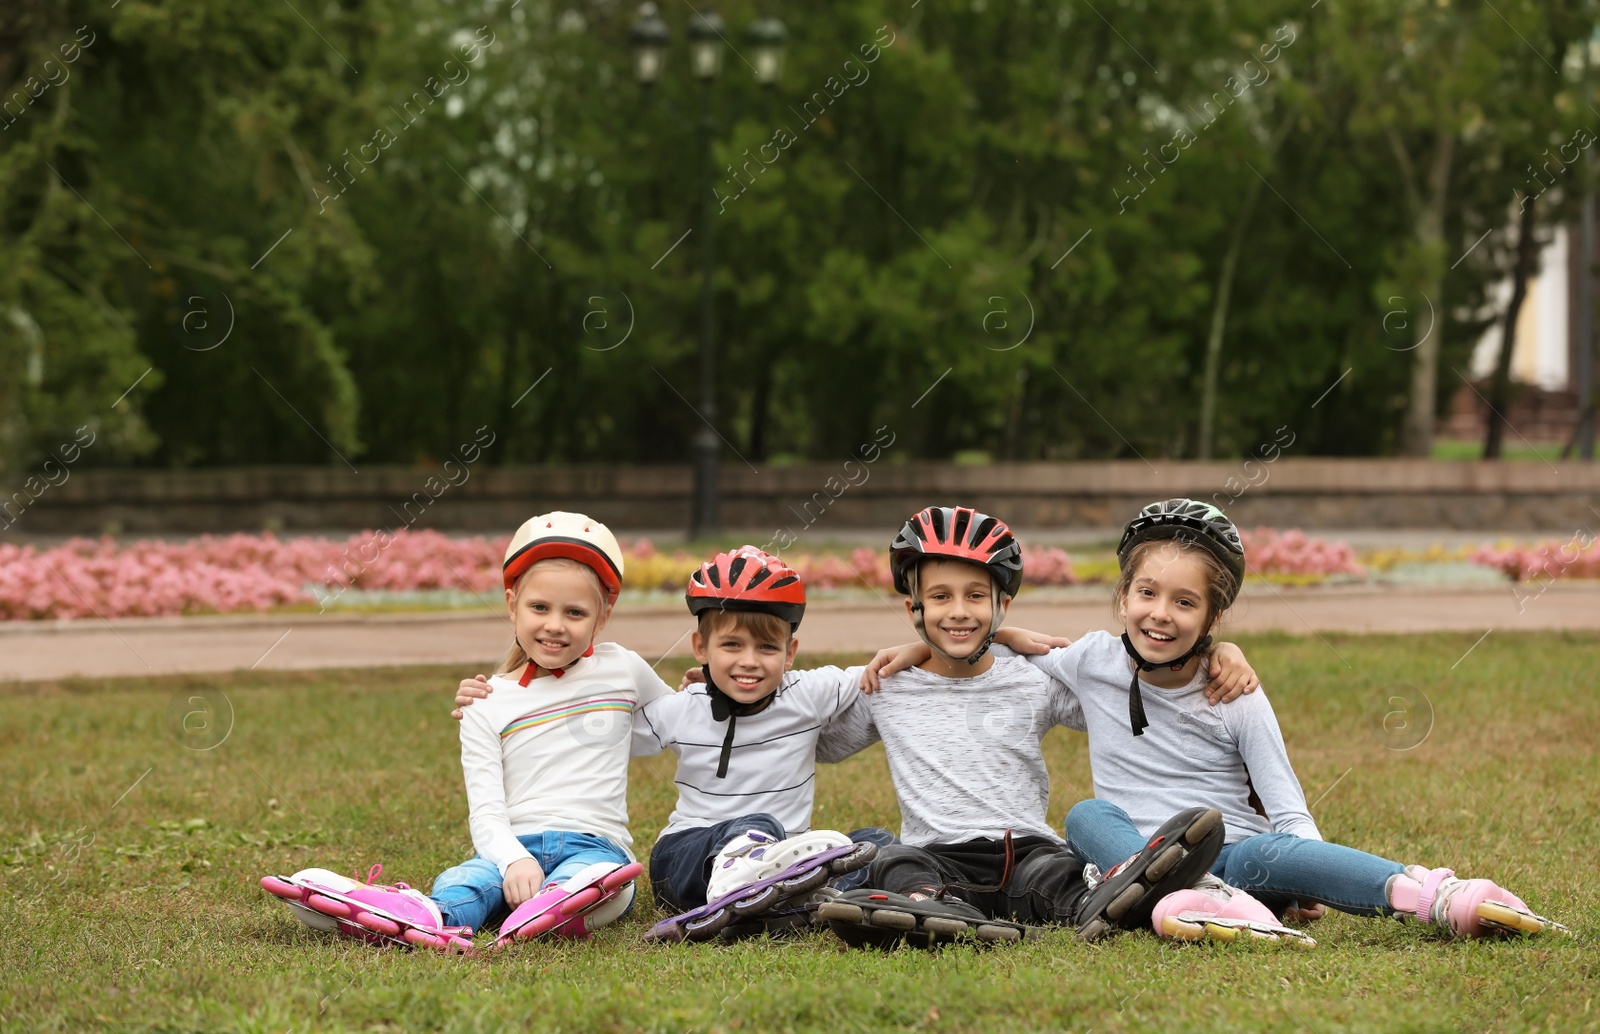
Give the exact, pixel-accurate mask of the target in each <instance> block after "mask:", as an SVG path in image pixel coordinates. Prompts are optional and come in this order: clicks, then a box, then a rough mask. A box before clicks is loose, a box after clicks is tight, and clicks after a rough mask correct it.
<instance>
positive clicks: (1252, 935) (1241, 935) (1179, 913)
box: [1150, 873, 1317, 948]
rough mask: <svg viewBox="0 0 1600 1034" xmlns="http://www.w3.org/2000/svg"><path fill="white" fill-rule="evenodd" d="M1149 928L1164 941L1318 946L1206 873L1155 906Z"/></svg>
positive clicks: (1264, 906)
mask: <svg viewBox="0 0 1600 1034" xmlns="http://www.w3.org/2000/svg"><path fill="white" fill-rule="evenodd" d="M1150 925H1151V926H1152V927H1154V928H1155V931H1156V933H1157V934H1159V935H1160V936H1162V937H1176V938H1178V939H1180V940H1185V941H1204V940H1212V941H1240V940H1258V941H1276V942H1278V943H1280V944H1291V945H1293V946H1295V947H1297V948H1315V947H1316V946H1317V942H1316V941H1315V940H1313V939H1312V938H1311V937H1310V936H1308V935H1307V934H1305V933H1302V932H1301V931H1299V930H1296V929H1294V928H1293V927H1288V926H1284V925H1283V924H1282V923H1280V922H1278V917H1277V916H1275V915H1273V914H1272V910H1271V909H1270V908H1268V907H1267V906H1266V905H1263V904H1262V903H1261V902H1260V901H1257V900H1256V899H1255V898H1254V897H1252V896H1250V895H1249V894H1247V893H1245V892H1244V891H1242V890H1240V889H1239V888H1237V887H1230V886H1228V885H1227V884H1226V883H1223V882H1222V881H1221V880H1219V879H1217V878H1216V877H1215V876H1212V875H1211V874H1210V873H1207V874H1206V875H1205V876H1203V877H1201V879H1200V882H1198V883H1196V884H1195V885H1194V886H1193V887H1192V888H1189V889H1186V890H1176V891H1173V892H1172V893H1171V894H1168V895H1167V896H1166V897H1164V898H1162V899H1161V900H1160V901H1158V902H1157V903H1156V908H1155V911H1154V912H1153V913H1151V915H1150Z"/></svg>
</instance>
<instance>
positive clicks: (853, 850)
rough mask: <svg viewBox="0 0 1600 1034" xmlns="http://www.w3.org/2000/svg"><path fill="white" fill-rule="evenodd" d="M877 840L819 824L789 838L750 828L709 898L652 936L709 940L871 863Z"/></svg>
mask: <svg viewBox="0 0 1600 1034" xmlns="http://www.w3.org/2000/svg"><path fill="white" fill-rule="evenodd" d="M877 853H878V848H877V845H875V844H858V843H856V842H854V841H852V840H851V839H850V838H849V837H847V836H845V835H844V834H843V833H838V832H835V831H833V830H828V829H819V830H813V831H811V832H810V833H802V834H800V835H799V836H793V837H790V838H788V839H787V840H776V839H774V838H773V837H771V836H769V835H767V834H766V833H762V832H760V831H759V830H750V831H749V832H747V833H745V834H743V835H742V836H739V837H737V838H735V839H734V840H732V841H730V842H729V843H728V844H727V846H725V847H724V848H723V849H722V850H721V851H720V852H719V853H718V854H717V858H716V861H715V863H714V866H713V868H712V873H711V879H710V881H709V883H708V884H707V887H706V903H705V904H704V905H701V906H700V907H699V908H693V909H690V910H689V911H687V912H684V913H683V914H682V915H676V916H673V917H672V918H671V919H664V920H662V921H661V922H659V923H657V924H656V925H655V926H654V927H652V928H651V929H650V931H649V932H648V933H646V934H645V935H644V938H645V940H647V941H668V942H677V941H704V940H710V939H711V938H713V937H716V936H717V935H718V934H720V933H721V932H722V931H723V930H724V929H725V928H727V927H728V926H730V925H732V924H734V923H735V922H740V921H743V920H750V919H755V918H757V917H760V916H763V915H766V914H768V913H770V912H773V911H774V910H778V909H782V908H783V907H784V906H785V905H786V904H788V903H790V902H792V901H793V900H794V899H795V898H801V897H805V896H807V895H809V894H811V892H812V891H814V890H816V889H817V888H819V887H821V886H822V885H823V884H825V883H827V882H828V881H829V880H832V879H834V878H835V877H838V876H843V875H844V874H845V873H847V872H854V871H855V870H857V869H859V868H861V867H862V866H864V865H867V864H868V863H870V862H871V861H872V859H873V858H874V857H875V856H876V855H877Z"/></svg>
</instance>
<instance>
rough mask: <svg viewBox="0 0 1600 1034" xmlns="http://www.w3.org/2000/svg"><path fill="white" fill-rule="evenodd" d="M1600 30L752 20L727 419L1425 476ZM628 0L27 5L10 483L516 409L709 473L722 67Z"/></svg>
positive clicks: (817, 446)
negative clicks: (706, 349)
mask: <svg viewBox="0 0 1600 1034" xmlns="http://www.w3.org/2000/svg"><path fill="white" fill-rule="evenodd" d="M1590 6H1591V5H1590V4H1587V3H1585V2H1583V0H1545V2H1538V3H1536V2H1534V0H1500V2H1498V3H1497V4H1495V5H1493V6H1491V5H1488V4H1481V3H1476V2H1465V0H1339V2H1338V3H1321V2H1317V3H1313V2H1310V0H1294V2H1287V0H1250V2H1229V0H1203V2H1200V0H1121V2H1119V0H1096V2H1094V3H1091V2H1089V0H1051V2H1042V0H1010V2H997V0H965V2H961V3H936V2H926V3H912V2H906V0H896V2H881V0H849V2H843V0H841V2H826V3H821V2H819V3H808V4H798V3H771V4H758V3H754V2H749V0H726V2H724V3H723V4H722V5H721V6H720V8H719V10H720V13H721V14H722V15H723V16H724V17H725V18H726V19H727V23H728V25H729V27H730V28H729V31H728V45H729V51H728V53H727V55H726V62H725V67H724V68H723V70H722V74H721V76H720V78H719V79H718V80H717V82H716V85H715V88H714V90H713V91H712V106H713V111H714V116H715V131H714V138H713V139H714V169H715V170H716V171H715V173H714V187H715V189H716V191H717V195H716V201H715V205H714V209H713V211H714V212H715V215H714V216H713V221H714V223H715V226H714V232H715V236H716V245H717V252H716V264H715V269H714V275H713V280H712V284H713V291H712V294H713V301H714V307H715V312H716V324H717V335H716V338H717V345H716V349H717V389H716V392H717V407H716V408H717V419H716V424H717V427H718V430H719V431H720V433H721V434H722V435H723V436H724V437H725V438H726V440H727V441H728V442H729V443H730V444H732V445H733V446H734V447H736V448H737V449H738V450H739V451H740V452H741V453H742V454H743V455H745V456H747V457H749V458H750V459H751V460H753V461H756V462H762V461H770V462H782V461H783V460H785V459H805V458H833V457H840V456H843V455H846V454H848V453H849V452H850V451H851V450H852V449H854V448H855V447H856V446H857V445H858V443H860V442H863V441H870V440H871V439H872V433H873V429H874V428H877V427H879V426H884V425H888V426H892V427H893V428H895V430H896V433H897V436H898V443H900V444H897V452H898V451H899V450H901V449H902V448H903V450H904V455H905V456H907V457H934V458H941V459H947V458H951V457H954V456H957V455H958V454H963V455H967V456H969V457H970V456H974V455H976V456H979V457H983V458H995V459H1053V458H1060V459H1082V458H1114V457H1122V458H1131V457H1132V456H1133V455H1134V453H1135V452H1136V451H1137V452H1138V453H1139V454H1142V455H1145V456H1157V455H1159V456H1170V457H1180V458H1185V457H1195V456H1197V455H1206V454H1210V455H1216V456H1235V455H1241V454H1248V453H1251V452H1252V451H1255V450H1257V449H1258V448H1260V447H1261V446H1262V444H1263V443H1270V442H1271V441H1272V440H1273V438H1274V434H1275V431H1276V429H1277V428H1279V427H1280V426H1281V425H1284V424H1285V423H1286V421H1287V422H1289V423H1290V424H1291V425H1292V427H1293V430H1294V432H1295V433H1296V435H1297V441H1296V446H1295V453H1296V454H1297V455H1317V454H1394V453H1410V454H1416V455H1426V454H1428V453H1429V451H1430V450H1431V449H1432V447H1433V437H1434V423H1435V418H1436V416H1437V414H1439V413H1441V412H1442V411H1443V407H1444V405H1445V401H1446V400H1447V398H1448V397H1449V396H1450V395H1451V394H1452V393H1453V392H1454V391H1456V390H1459V388H1460V381H1459V379H1458V376H1457V374H1456V373H1454V372H1452V371H1454V370H1457V369H1461V370H1464V369H1466V364H1467V362H1468V359H1469V353H1470V351H1471V350H1472V347H1473V345H1474V343H1475V342H1476V341H1477V340H1478V339H1479V338H1480V337H1481V336H1482V335H1483V334H1484V333H1485V331H1486V330H1487V329H1489V328H1490V327H1491V326H1492V325H1493V323H1494V321H1495V320H1496V319H1498V318H1500V317H1501V315H1502V310H1503V305H1501V304H1499V303H1497V302H1496V301H1495V299H1494V297H1493V296H1492V293H1491V287H1492V285H1495V284H1497V283H1502V282H1504V281H1505V280H1506V278H1507V277H1508V275H1510V274H1511V273H1512V272H1513V271H1514V267H1515V264H1516V258H1517V250H1518V249H1517V244H1518V240H1519V237H1518V232H1517V231H1518V228H1519V225H1523V224H1524V222H1525V227H1524V229H1523V235H1524V236H1527V235H1528V234H1529V233H1532V234H1534V235H1535V236H1536V237H1537V235H1539V234H1548V233H1549V231H1550V230H1551V228H1553V227H1556V226H1558V225H1564V224H1566V223H1569V222H1570V221H1571V220H1572V219H1574V217H1575V213H1576V211H1577V205H1578V203H1579V201H1580V200H1581V191H1582V188H1583V186H1584V185H1585V184H1586V183H1588V182H1589V181H1590V176H1589V173H1588V171H1587V166H1586V165H1585V163H1586V162H1587V160H1588V159H1587V157H1584V158H1579V159H1578V160H1577V162H1576V163H1574V162H1573V161H1572V160H1571V159H1570V158H1568V157H1567V153H1568V152H1569V151H1570V152H1571V154H1579V153H1582V154H1584V155H1585V156H1587V154H1588V153H1589V152H1588V150H1587V147H1586V146H1584V147H1571V146H1569V147H1568V148H1567V151H1563V150H1562V149H1561V147H1562V145H1564V144H1568V145H1570V143H1571V142H1572V141H1574V140H1577V141H1579V142H1580V143H1581V142H1582V141H1583V140H1587V141H1588V142H1590V143H1592V142H1593V140H1594V139H1595V137H1594V133H1595V132H1600V113H1597V112H1596V110H1595V108H1593V107H1591V106H1590V105H1589V103H1588V82H1587V80H1588V66H1587V61H1586V56H1587V55H1586V51H1587V50H1588V47H1587V46H1586V44H1587V41H1588V40H1589V39H1590V37H1591V33H1592V32H1593V27H1594V23H1595V16H1594V13H1593V12H1592V11H1590V9H1589V8H1590ZM763 15H766V16H776V17H778V18H780V19H781V20H782V21H783V22H784V24H785V25H786V26H787V29H788V37H789V42H788V48H787V61H786V65H785V67H784V69H783V72H782V75H781V77H780V79H779V81H778V82H777V83H776V84H775V85H774V86H773V87H772V88H770V89H766V88H763V87H761V86H759V85H758V84H757V83H756V81H755V77H754V75H753V74H752V68H750V67H747V62H746V60H745V59H746V57H747V56H748V54H747V48H748V44H747V43H746V42H744V39H743V37H742V36H741V35H739V33H740V32H742V30H743V29H744V27H745V26H748V25H749V24H750V23H751V22H752V21H753V20H754V19H756V18H757V17H759V16H763ZM637 16H638V10H637V8H636V6H635V5H633V4H630V3H625V2H619V0H516V2H515V3H513V2H511V0H489V2H482V0H476V2H450V0H404V2H402V0H364V2H363V0H348V2H341V3H333V2H328V3H321V4H317V3H313V2H312V0H280V2H277V3H273V2H267V3H246V2H242V0H182V2H178V0H118V2H117V3H105V2H101V0H95V2H93V3H89V2H81V0H68V2H61V0H7V2H6V4H5V5H4V9H3V10H0V83H3V84H5V87H6V88H5V93H4V105H5V106H4V115H3V116H0V126H3V127H4V128H3V130H0V315H3V316H4V317H5V318H3V319H0V474H14V473H15V472H17V471H18V470H21V469H23V468H25V467H27V466H29V465H31V464H34V463H37V462H39V461H40V460H41V458H43V457H44V456H45V455H46V454H47V453H48V452H49V451H50V450H52V449H55V448H57V447H58V446H59V445H60V444H61V443H62V442H65V441H71V440H73V435H74V431H75V429H76V428H79V427H80V426H89V427H92V428H94V429H95V432H96V434H97V438H96V442H95V444H94V446H93V447H92V448H90V449H88V450H86V452H85V455H84V457H83V459H82V460H81V461H80V462H81V463H83V464H84V465H94V466H143V467H159V468H182V467H194V466H229V465H243V464H281V463H297V464H321V463H333V464H338V462H339V460H338V458H337V457H336V456H335V454H334V452H333V450H337V451H338V453H339V454H342V455H343V456H346V457H349V458H350V459H352V460H356V459H358V458H359V460H360V461H363V462H374V463H378V462H382V463H415V462H431V461H433V460H435V459H437V458H438V457H441V456H443V455H445V454H447V453H449V452H450V450H452V449H453V448H455V447H456V446H457V445H458V444H459V443H461V442H464V441H470V440H471V439H472V436H473V430H474V429H475V428H477V427H479V426H484V425H487V426H491V427H493V428H496V429H497V430H499V431H500V432H501V433H500V438H499V441H500V442H501V443H503V447H502V446H499V445H497V447H496V448H495V449H494V450H491V455H490V457H489V460H488V461H489V462H492V463H544V462H555V461H560V462H579V461H606V462H645V463H649V462H667V461H671V462H680V461H682V460H683V459H684V458H685V457H686V456H687V454H688V451H689V442H690V440H691V438H692V437H693V435H694V434H695V433H696V431H698V430H699V428H700V427H701V426H702V424H701V421H700V419H699V417H698V416H697V415H696V412H695V411H694V409H692V408H691V406H690V405H688V404H687V402H688V401H689V400H693V399H695V398H696V389H695V386H696V383H697V381H696V378H697V372H698V367H697V358H696V334H697V331H698V327H699V318H700V294H699V291H700V282H699V278H700V262H701V251H700V247H701V240H702V238H703V234H704V229H703V228H702V229H700V230H699V231H698V233H696V234H691V235H690V236H689V237H688V238H687V239H684V238H683V236H682V235H684V234H685V233H686V231H689V230H692V229H695V228H697V227H700V201H701V196H702V195H701V190H700V186H701V182H702V181H701V178H700V177H701V166H700V157H699V154H700V152H699V149H698V143H697V132H698V128H697V127H698V122H697V120H698V118H699V112H700V108H701V90H702V87H701V85H700V84H699V83H697V82H696V81H695V80H694V79H693V78H692V77H691V76H690V75H689V74H688V71H687V69H686V67H685V64H686V61H685V59H686V48H685V46H684V29H685V27H686V25H687V23H688V21H689V19H690V18H691V17H693V10H692V9H691V7H690V6H689V5H688V4H683V5H678V4H672V3H669V4H667V5H665V6H664V7H663V9H662V16H663V17H664V19H665V20H666V21H667V23H668V24H669V26H670V27H671V29H672V31H673V34H674V40H673V44H672V47H671V48H669V50H668V52H667V59H666V60H667V67H666V72H665V74H663V76H662V78H661V81H660V83H659V85H657V86H656V87H655V88H654V89H653V90H652V91H649V92H648V95H647V92H646V91H643V90H641V88H640V87H639V86H638V85H637V84H636V83H635V81H634V76H633V68H632V64H631V62H632V56H631V53H630V49H629V41H628V31H629V27H630V25H631V24H632V23H633V22H634V20H635V18H636V17H637ZM69 55H70V56H69ZM869 56H873V57H875V59H874V60H870V61H869V60H868V57H869ZM818 112H820V114H818ZM785 133H787V134H788V137H792V139H790V140H789V141H788V143H787V144H783V145H781V146H772V144H773V142H774V141H782V140H784V139H786V138H785V136H784V135H783V134H785ZM385 134H387V136H386V135H385ZM1586 134H1587V135H1586ZM763 144H768V145H769V146H768V147H766V148H765V149H763V148H762V146H761V145H763ZM752 157H753V158H754V159H755V161H754V164H751V159H752ZM769 158H770V159H771V160H770V161H769V160H768V159H769ZM1535 194H1537V200H1536V201H1534V200H1532V199H1533V198H1534V196H1535ZM1523 209H1528V210H1530V211H1531V213H1532V214H1531V215H1530V216H1528V219H1527V220H1525V221H1524V220H1521V219H1519V217H1520V216H1521V215H1522V214H1523V212H1522V210H1523ZM1497 230H1498V231H1500V232H1494V231H1497ZM1485 234H1487V236H1484V235H1485ZM1474 241H1478V242H1479V243H1477V245H1476V246H1473V242H1474ZM275 242H276V243H275ZM675 242H677V244H676V246H675ZM1430 312H1431V313H1432V314H1433V315H1432V316H1428V315H1425V314H1427V313H1430ZM224 331H226V332H227V333H226V339H225V340H222V339H223V337H224ZM624 332H626V339H625V340H622V339H623V337H624ZM219 341H220V344H219V343H218V342H219ZM619 341H621V343H620V344H618V342H619ZM1208 357H1209V360H1210V362H1209V367H1210V373H1209V374H1208ZM1341 374H1346V375H1345V376H1343V379H1342V380H1340V379H1339V378H1340V377H1341ZM541 377H542V378H544V379H543V380H540V378H541ZM941 378H942V379H941ZM536 382H537V387H535V388H534V389H533V390H531V391H529V390H528V388H529V386H530V385H533V384H535V383H536ZM935 384H937V385H938V387H937V390H936V391H935V392H933V393H931V394H926V399H927V401H922V399H923V397H924V395H925V393H927V392H928V389H929V388H930V386H932V385H935ZM1335 384H1337V386H1336V387H1335V388H1334V389H1333V391H1334V396H1333V397H1334V398H1336V399H1337V403H1338V404H1337V405H1326V404H1322V405H1318V406H1316V407H1315V408H1311V406H1312V403H1313V402H1316V401H1318V400H1319V398H1320V397H1321V396H1323V394H1324V393H1325V392H1327V391H1328V390H1329V387H1330V385H1335ZM130 385H134V387H133V388H132V389H131V390H128V389H129V386H130ZM119 396H121V398H120V400H119V401H116V402H115V403H113V400H118V399H119ZM1208 398H1211V399H1213V400H1214V403H1213V404H1211V405H1208V404H1207V399H1208ZM1518 444H1520V443H1518Z"/></svg>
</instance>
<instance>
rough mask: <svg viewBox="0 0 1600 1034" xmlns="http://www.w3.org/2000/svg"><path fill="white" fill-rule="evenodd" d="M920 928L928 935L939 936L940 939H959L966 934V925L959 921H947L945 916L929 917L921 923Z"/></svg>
mask: <svg viewBox="0 0 1600 1034" xmlns="http://www.w3.org/2000/svg"><path fill="white" fill-rule="evenodd" d="M922 928H923V929H924V930H926V931H928V932H929V933H932V934H939V935H940V936H942V937H959V936H960V935H962V934H964V933H966V932H967V924H966V923H964V922H962V921H961V920H960V919H949V918H946V917H945V916H929V917H928V918H926V919H924V920H923V921H922Z"/></svg>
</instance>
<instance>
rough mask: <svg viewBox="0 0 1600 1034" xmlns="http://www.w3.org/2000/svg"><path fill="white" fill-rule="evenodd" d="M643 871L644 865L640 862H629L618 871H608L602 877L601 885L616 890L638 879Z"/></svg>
mask: <svg viewBox="0 0 1600 1034" xmlns="http://www.w3.org/2000/svg"><path fill="white" fill-rule="evenodd" d="M642 872H644V866H642V865H640V864H639V863H638V862H629V863H628V864H627V865H624V866H623V867H622V868H620V869H618V870H617V871H616V872H611V873H607V874H606V875H604V876H602V877H601V878H600V886H602V887H604V888H605V889H606V890H616V889H618V888H619V887H625V886H627V885H628V884H630V883H632V882H633V881H634V880H636V879H638V877H639V874H640V873H642Z"/></svg>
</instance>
